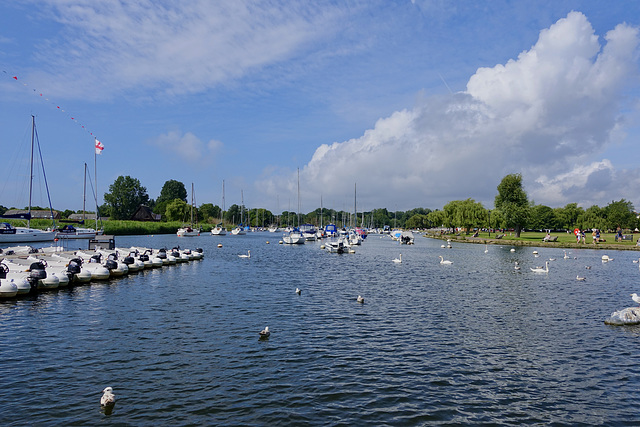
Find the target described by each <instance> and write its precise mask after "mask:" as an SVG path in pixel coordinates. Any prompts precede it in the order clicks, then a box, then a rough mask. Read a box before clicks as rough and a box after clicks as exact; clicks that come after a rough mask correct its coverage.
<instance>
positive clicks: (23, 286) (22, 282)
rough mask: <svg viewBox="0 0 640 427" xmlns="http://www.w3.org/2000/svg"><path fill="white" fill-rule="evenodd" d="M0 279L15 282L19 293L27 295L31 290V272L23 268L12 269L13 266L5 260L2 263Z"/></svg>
mask: <svg viewBox="0 0 640 427" xmlns="http://www.w3.org/2000/svg"><path fill="white" fill-rule="evenodd" d="M0 281H2V282H4V281H8V282H9V283H13V284H14V285H15V286H16V289H17V295H25V294H28V293H29V292H31V284H30V283H29V273H26V272H24V271H22V270H20V271H17V270H16V271H11V268H9V266H8V265H6V264H5V263H4V262H2V263H0Z"/></svg>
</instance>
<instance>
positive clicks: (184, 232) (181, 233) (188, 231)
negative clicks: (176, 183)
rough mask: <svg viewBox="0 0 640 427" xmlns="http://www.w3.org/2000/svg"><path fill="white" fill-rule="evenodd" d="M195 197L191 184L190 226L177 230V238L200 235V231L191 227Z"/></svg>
mask: <svg viewBox="0 0 640 427" xmlns="http://www.w3.org/2000/svg"><path fill="white" fill-rule="evenodd" d="M194 198H195V196H194V195H193V182H192V183H191V225H190V226H186V227H181V228H178V233H177V234H178V237H193V236H199V235H200V229H199V228H194V225H193V206H194V205H195V199H194Z"/></svg>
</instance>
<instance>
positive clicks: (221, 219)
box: [220, 179, 224, 223]
mask: <svg viewBox="0 0 640 427" xmlns="http://www.w3.org/2000/svg"><path fill="white" fill-rule="evenodd" d="M220 221H221V222H222V223H224V179H223V180H222V215H220Z"/></svg>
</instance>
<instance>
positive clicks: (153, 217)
mask: <svg viewBox="0 0 640 427" xmlns="http://www.w3.org/2000/svg"><path fill="white" fill-rule="evenodd" d="M161 219H162V215H160V214H156V213H153V212H152V211H151V208H150V207H149V206H145V205H140V206H139V207H138V210H136V211H135V212H134V214H133V215H131V220H132V221H160V220H161Z"/></svg>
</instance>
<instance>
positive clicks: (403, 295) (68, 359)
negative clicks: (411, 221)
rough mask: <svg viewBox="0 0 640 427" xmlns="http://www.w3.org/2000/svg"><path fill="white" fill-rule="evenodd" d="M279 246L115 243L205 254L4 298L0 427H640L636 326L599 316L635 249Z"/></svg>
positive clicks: (613, 305) (631, 280) (624, 301)
mask: <svg viewBox="0 0 640 427" xmlns="http://www.w3.org/2000/svg"><path fill="white" fill-rule="evenodd" d="M279 239H280V235H276V234H271V233H250V234H247V235H246V236H232V235H228V236H224V237H219V236H216V237H214V236H209V235H203V236H200V237H195V238H177V237H175V236H136V237H118V238H117V244H118V246H129V245H138V246H149V247H155V248H159V247H165V246H166V247H172V246H175V245H177V244H181V245H182V246H185V247H187V246H190V247H201V248H203V249H204V251H205V258H204V259H203V260H201V261H191V262H190V263H186V264H180V265H176V266H171V267H164V268H163V269H154V270H147V271H144V272H142V273H137V274H130V275H129V276H126V277H124V278H121V279H119V280H112V281H109V282H105V283H91V284H89V285H85V286H77V287H74V288H70V289H64V290H59V291H53V292H45V293H41V294H39V295H37V296H34V297H29V298H24V299H17V300H12V301H2V302H0V319H1V322H2V328H0V342H1V344H0V360H1V363H2V365H1V366H2V379H1V380H0V402H2V405H0V424H1V425H3V426H13V425H15V426H22V425H25V424H32V425H172V426H173V425H335V424H346V425H376V426H377V425H422V424H431V423H434V424H435V423H440V424H482V423H491V424H502V425H520V424H523V423H527V424H538V423H540V424H549V423H553V424H580V423H582V424H589V425H593V424H605V425H612V424H638V423H640V414H639V411H638V406H637V396H638V391H639V386H640V375H639V374H638V372H639V370H638V368H637V366H640V365H639V364H640V328H638V327H611V326H606V325H604V323H603V321H604V320H605V319H606V318H608V317H609V315H610V314H611V313H612V312H613V311H616V310H619V309H622V308H624V307H628V306H632V305H634V303H633V301H632V300H631V297H630V296H629V294H630V293H632V292H638V291H640V284H639V283H638V282H639V281H638V278H639V276H640V270H639V268H638V265H639V264H634V263H633V262H632V260H633V259H634V258H635V257H636V256H637V254H636V253H634V252H626V251H620V252H615V251H609V252H606V254H607V255H609V256H610V257H611V258H613V261H611V262H608V263H602V262H601V256H602V255H604V254H605V253H604V252H603V251H596V250H589V249H581V250H571V251H569V252H568V257H569V258H568V259H564V258H563V256H564V253H563V251H562V250H561V249H554V248H538V249H537V250H538V251H539V253H540V256H539V257H537V258H536V257H535V256H534V255H533V253H532V251H533V250H534V249H535V248H526V247H517V248H515V252H511V251H510V249H511V247H510V246H489V247H488V252H487V253H485V246H483V245H473V244H466V245H465V244H455V243H454V245H453V248H452V249H444V248H441V246H440V245H441V244H442V242H441V241H436V240H430V239H426V238H422V237H417V238H416V244H415V245H414V246H399V245H398V244H397V243H396V242H393V241H391V239H389V238H388V237H385V238H381V237H380V236H377V235H371V236H369V237H368V238H367V240H366V241H365V243H364V244H363V245H362V246H361V247H358V248H357V252H356V253H355V254H344V255H338V254H329V253H326V252H325V251H322V250H321V249H320V243H312V244H306V245H301V246H287V245H279V244H278V240H279ZM267 241H270V243H269V244H267ZM218 243H222V244H223V247H222V248H217V247H216V245H217V244H218ZM83 244H84V243H83ZM247 250H251V258H249V259H243V258H239V257H238V254H241V253H246V251H247ZM400 253H402V260H403V262H402V263H401V264H394V263H393V262H391V260H392V259H393V258H396V257H398V255H399V254H400ZM439 255H442V256H444V257H445V259H448V260H451V261H453V264H452V265H441V264H440V262H439V258H438V256H439ZM549 258H555V259H556V260H555V261H551V262H550V271H549V273H547V274H536V273H533V272H531V271H530V267H534V266H538V265H544V261H545V260H548V259H549ZM515 261H518V262H519V263H520V265H521V266H522V269H521V270H520V271H516V270H515V269H514V262H515ZM587 265H589V266H592V268H591V269H590V270H587V269H586V268H585V266H587ZM577 275H581V276H586V277H587V279H586V281H584V282H581V281H577V280H576V276H577ZM296 288H300V289H301V290H302V293H301V294H300V295H297V294H296V293H295V289H296ZM358 295H362V296H363V297H364V298H365V302H364V304H359V303H357V302H356V297H357V296H358ZM265 326H269V329H270V330H271V336H270V338H269V339H268V340H259V338H258V332H259V331H260V330H262V329H263V328H264V327H265ZM107 386H111V387H113V389H114V393H115V394H116V396H117V403H116V406H115V408H114V409H113V411H112V412H111V413H110V414H105V413H104V412H103V411H101V409H100V405H99V400H100V396H101V391H102V389H103V388H105V387H107Z"/></svg>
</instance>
